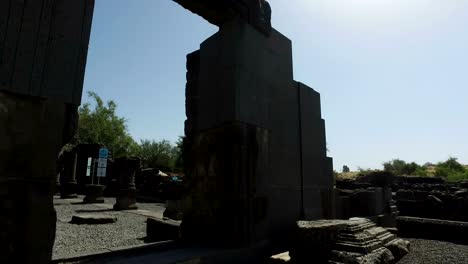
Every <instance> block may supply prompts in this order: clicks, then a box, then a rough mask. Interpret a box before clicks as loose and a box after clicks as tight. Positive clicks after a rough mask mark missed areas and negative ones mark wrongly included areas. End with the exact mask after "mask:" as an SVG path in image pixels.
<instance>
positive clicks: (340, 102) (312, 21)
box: [83, 0, 468, 171]
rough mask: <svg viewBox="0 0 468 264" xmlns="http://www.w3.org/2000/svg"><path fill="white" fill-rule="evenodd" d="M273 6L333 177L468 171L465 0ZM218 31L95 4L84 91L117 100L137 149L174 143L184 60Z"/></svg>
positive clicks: (164, 11) (151, 1)
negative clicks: (370, 171)
mask: <svg viewBox="0 0 468 264" xmlns="http://www.w3.org/2000/svg"><path fill="white" fill-rule="evenodd" d="M269 2H270V4H271V5H272V8H273V18H272V23H273V26H274V27H275V28H276V29H277V30H279V31H280V32H282V33H283V34H284V35H286V36H287V37H289V38H290V39H291V40H292V41H293V53H294V54H293V55H294V78H295V79H296V80H297V81H301V82H303V83H306V84H307V85H309V86H311V87H313V88H314V89H315V90H317V91H318V92H320V93H321V98H322V115H323V118H324V119H325V121H326V129H327V142H328V148H329V150H330V152H329V155H330V156H332V157H333V158H334V164H335V169H336V170H337V171H341V168H342V166H343V165H344V164H346V165H348V166H350V167H351V169H356V168H357V167H358V166H359V167H362V168H380V167H381V164H382V162H384V161H388V160H391V159H394V158H401V159H404V160H406V161H416V162H418V163H424V162H426V161H429V162H437V161H441V160H445V159H447V158H448V157H449V156H455V157H458V158H459V161H460V162H462V163H465V164H468V118H467V114H468V104H467V102H468V89H467V88H468V16H467V14H468V1H464V0H450V1H440V0H411V1H408V0H288V1H285V0H270V1H269ZM216 31H217V27H215V26H213V25H211V24H209V23H207V22H205V21H204V20H203V19H202V18H200V17H198V16H196V15H194V14H192V13H190V12H189V11H187V10H185V9H183V8H182V7H180V6H179V5H177V4H176V3H174V2H173V1H171V0H135V1H131V0H96V7H95V13H94V21H93V28H92V35H91V41H90V48H89V54H88V63H87V69H86V77H85V87H84V90H85V91H89V90H92V91H95V92H97V93H98V94H99V95H100V96H101V97H102V98H103V99H104V100H111V99H112V100H114V101H116V102H117V104H118V114H119V115H121V116H124V117H126V118H127V119H128V127H129V131H130V133H131V135H132V136H133V137H134V138H135V139H136V140H137V141H139V140H140V139H155V140H161V139H168V140H170V141H172V142H174V141H175V140H176V139H177V138H178V136H180V135H183V122H184V120H185V106H184V104H185V97H184V89H185V55H186V54H187V53H189V52H192V51H194V50H196V49H198V46H199V44H200V43H201V42H202V41H203V40H205V39H206V38H207V37H209V36H210V35H211V34H213V33H215V32H216ZM87 100H88V98H87V97H86V96H84V97H83V102H86V101H87Z"/></svg>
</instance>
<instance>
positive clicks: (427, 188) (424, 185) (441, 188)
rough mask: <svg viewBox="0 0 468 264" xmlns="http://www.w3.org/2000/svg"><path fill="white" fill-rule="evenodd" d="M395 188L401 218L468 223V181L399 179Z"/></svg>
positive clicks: (421, 178)
mask: <svg viewBox="0 0 468 264" xmlns="http://www.w3.org/2000/svg"><path fill="white" fill-rule="evenodd" d="M392 188H393V191H394V192H395V200H396V204H397V206H398V208H399V210H400V212H401V214H402V215H405V216H415V217H424V218H436V219H445V220H452V221H464V222H468V181H465V182H458V183H455V182H454V183H450V182H445V181H444V180H443V179H442V178H428V177H397V178H396V181H395V184H393V186H392Z"/></svg>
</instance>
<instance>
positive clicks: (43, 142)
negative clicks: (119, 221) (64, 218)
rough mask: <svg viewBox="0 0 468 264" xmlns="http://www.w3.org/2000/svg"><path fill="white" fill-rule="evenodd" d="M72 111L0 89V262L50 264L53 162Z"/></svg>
mask: <svg viewBox="0 0 468 264" xmlns="http://www.w3.org/2000/svg"><path fill="white" fill-rule="evenodd" d="M76 109H77V107H76V106H73V105H66V104H64V103H62V102H57V101H54V100H47V99H41V98H34V97H28V96H19V95H13V94H9V93H6V92H2V91H0V196H1V197H0V201H1V202H0V210H1V212H2V213H1V214H0V215H1V216H0V263H40V264H42V263H44V264H45V263H49V260H50V258H51V254H52V247H53V244H54V238H55V222H56V213H55V210H54V205H53V194H54V189H55V183H56V175H57V171H56V170H57V167H56V159H57V156H58V153H59V151H60V148H61V147H62V145H63V144H64V142H65V141H67V140H69V139H70V138H71V135H72V131H74V129H75V127H76V124H77V112H76ZM64 128H65V129H64Z"/></svg>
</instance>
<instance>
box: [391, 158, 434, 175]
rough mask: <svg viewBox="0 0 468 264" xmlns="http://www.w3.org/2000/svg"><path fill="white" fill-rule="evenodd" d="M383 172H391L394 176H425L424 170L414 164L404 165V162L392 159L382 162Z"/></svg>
mask: <svg viewBox="0 0 468 264" xmlns="http://www.w3.org/2000/svg"><path fill="white" fill-rule="evenodd" d="M383 167H384V171H387V172H392V173H394V174H395V175H418V176H426V174H427V172H426V170H425V169H424V168H423V167H422V166H420V165H418V164H417V163H416V162H411V163H406V161H404V160H400V159H394V160H392V161H387V162H384V164H383Z"/></svg>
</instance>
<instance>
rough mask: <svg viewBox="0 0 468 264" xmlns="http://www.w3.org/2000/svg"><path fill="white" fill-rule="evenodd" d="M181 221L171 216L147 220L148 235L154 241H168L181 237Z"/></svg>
mask: <svg viewBox="0 0 468 264" xmlns="http://www.w3.org/2000/svg"><path fill="white" fill-rule="evenodd" d="M179 226H180V221H175V220H171V219H169V218H163V219H157V218H148V219H147V220H146V237H147V238H148V239H150V240H152V241H166V240H176V239H179V237H180V235H179V234H180V233H179Z"/></svg>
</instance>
